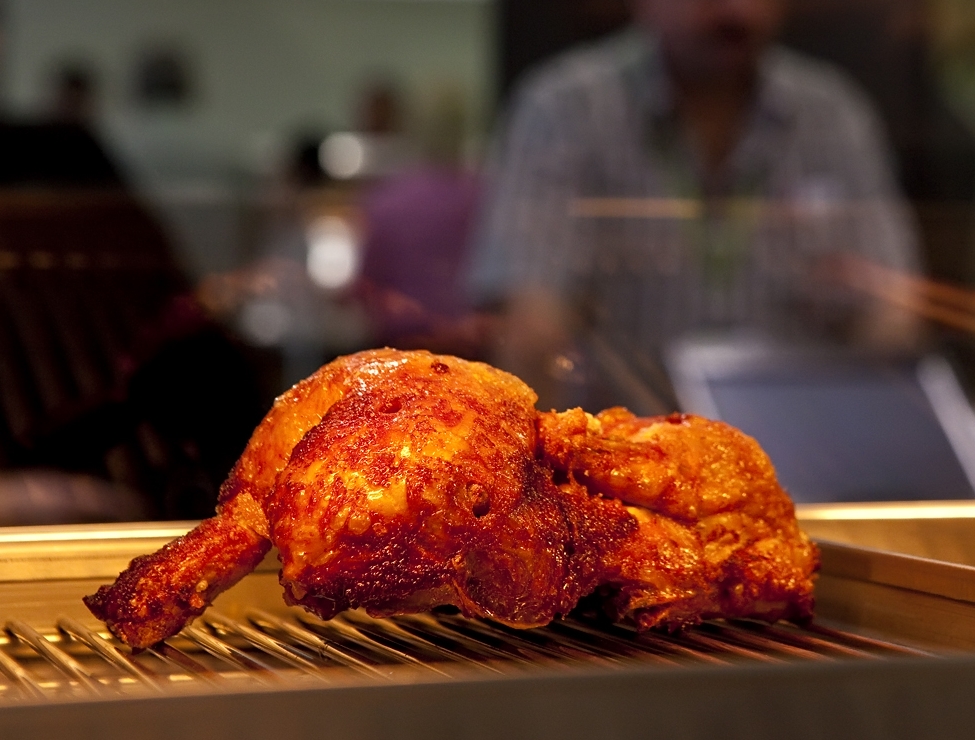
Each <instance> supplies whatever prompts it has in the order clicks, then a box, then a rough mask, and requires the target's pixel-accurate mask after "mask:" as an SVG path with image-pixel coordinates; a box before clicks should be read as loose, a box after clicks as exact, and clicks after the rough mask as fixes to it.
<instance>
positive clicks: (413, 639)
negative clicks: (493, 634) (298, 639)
mask: <svg viewBox="0 0 975 740" xmlns="http://www.w3.org/2000/svg"><path fill="white" fill-rule="evenodd" d="M345 619H346V621H348V622H350V623H352V625H353V626H355V627H356V629H358V630H359V631H360V632H364V633H366V634H369V633H373V634H375V633H376V632H381V633H383V634H385V635H386V636H388V637H390V638H392V639H393V640H395V641H396V642H400V643H403V644H405V645H406V646H408V647H413V648H418V649H420V650H421V651H424V652H429V653H433V654H435V655H437V656H438V657H439V658H441V659H446V660H448V661H451V662H455V663H461V664H465V665H471V666H477V667H478V668H482V669H484V670H488V671H491V672H493V673H502V672H503V671H501V669H499V668H496V667H495V666H492V665H490V664H488V663H485V662H484V661H482V660H475V659H474V658H471V657H469V656H467V655H463V654H461V653H458V652H456V651H455V650H451V649H450V648H447V647H443V646H441V645H439V644H438V643H437V642H435V641H434V640H432V639H430V636H427V635H424V634H422V632H421V633H419V634H417V633H415V632H411V631H409V630H407V629H405V628H404V627H403V626H401V625H400V624H398V623H397V621H394V620H392V619H385V620H368V621H366V620H364V619H362V617H361V616H359V615H357V614H354V613H353V614H348V615H345Z"/></svg>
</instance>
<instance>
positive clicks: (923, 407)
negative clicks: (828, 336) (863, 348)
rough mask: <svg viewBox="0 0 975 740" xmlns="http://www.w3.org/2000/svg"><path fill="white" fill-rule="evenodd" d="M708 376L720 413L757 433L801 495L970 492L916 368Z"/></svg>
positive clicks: (838, 497) (890, 497) (891, 496)
mask: <svg viewBox="0 0 975 740" xmlns="http://www.w3.org/2000/svg"><path fill="white" fill-rule="evenodd" d="M789 375H790V377H781V376H780V377H767V376H765V377H762V378H747V377H734V378H723V379H720V380H713V381H712V383H711V384H710V390H711V394H712V397H713V399H714V401H715V404H716V405H717V408H718V411H719V414H720V417H721V418H722V419H723V420H725V421H727V422H729V423H731V424H733V425H735V426H738V427H740V428H741V429H742V430H744V431H745V432H746V433H748V434H750V435H752V436H753V437H755V438H756V439H757V440H758V441H759V442H760V443H761V445H762V446H763V447H764V448H765V450H766V451H767V452H768V454H769V455H770V457H771V458H772V461H773V463H774V464H775V467H776V470H777V471H778V474H779V480H780V481H781V483H782V484H783V486H785V488H786V489H787V490H788V491H789V493H790V494H791V495H792V497H793V498H794V500H796V501H799V502H807V503H808V502H825V501H874V500H876V501H880V500H883V501H895V500H911V499H955V498H971V497H972V487H971V484H970V483H969V482H968V479H967V477H966V475H965V472H964V470H963V469H962V467H961V464H960V462H959V460H958V457H957V456H956V455H955V452H954V450H953V449H952V447H951V444H950V443H949V441H948V438H947V436H946V434H945V432H944V430H943V429H942V427H941V425H940V423H939V421H938V418H937V417H936V416H935V414H934V411H933V409H932V407H931V405H930V403H929V402H928V399H927V396H926V395H925V393H924V391H923V389H922V388H921V386H920V384H919V382H918V380H917V378H916V376H915V374H914V372H913V370H912V369H911V368H904V369H903V370H902V371H899V370H885V371H884V372H883V373H882V374H879V375H877V374H867V373H862V374H861V373H850V374H841V373H826V374H825V375H819V376H818V375H817V374H816V372H814V371H812V372H809V373H806V374H805V376H803V375H804V374H803V373H802V372H801V371H795V370H794V371H793V372H791V373H789Z"/></svg>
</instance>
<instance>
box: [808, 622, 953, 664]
mask: <svg viewBox="0 0 975 740" xmlns="http://www.w3.org/2000/svg"><path fill="white" fill-rule="evenodd" d="M806 629H808V630H809V631H810V632H814V633H816V634H817V635H822V636H823V637H827V638H830V639H833V640H836V641H838V642H844V643H852V644H854V645H860V646H863V647H864V648H868V649H871V650H879V651H882V652H888V653H897V654H900V655H912V656H915V657H918V658H921V657H924V658H930V657H932V656H933V655H934V653H930V652H927V651H926V650H918V649H917V648H913V647H908V646H907V645H899V644H897V643H894V642H887V641H885V640H878V639H876V638H873V637H865V636H863V635H855V634H853V633H852V632H844V631H843V630H837V629H832V628H830V627H824V626H823V625H821V624H817V623H815V622H814V623H812V624H810V625H808V626H807V627H806Z"/></svg>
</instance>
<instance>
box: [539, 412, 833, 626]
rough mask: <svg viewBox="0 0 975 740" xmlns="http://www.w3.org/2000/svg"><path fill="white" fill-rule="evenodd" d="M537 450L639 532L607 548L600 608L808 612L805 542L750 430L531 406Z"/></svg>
mask: <svg viewBox="0 0 975 740" xmlns="http://www.w3.org/2000/svg"><path fill="white" fill-rule="evenodd" d="M539 448H540V454H541V456H542V457H543V458H544V459H546V460H547V461H548V462H549V463H550V464H551V465H552V466H553V467H554V468H555V469H556V470H558V471H560V472H562V473H563V474H564V475H568V476H571V477H572V478H574V479H576V480H579V481H580V482H582V483H583V484H584V485H586V486H587V487H588V488H589V489H590V490H592V491H596V492H599V493H601V494H604V495H607V496H613V497H614V498H618V499H621V500H623V501H625V502H627V503H629V504H634V505H636V506H631V507H630V508H629V512H630V514H631V515H632V516H633V517H634V518H636V519H637V520H638V521H639V523H640V526H639V532H638V534H637V535H636V536H635V537H633V538H631V539H630V540H629V541H627V542H626V543H624V544H622V545H621V546H620V547H619V549H618V550H617V551H616V553H615V554H613V555H609V556H607V565H608V566H609V565H612V564H614V563H615V564H616V565H617V566H618V575H617V576H616V577H615V580H613V579H608V583H609V584H611V585H612V586H613V587H614V588H615V589H616V592H615V595H614V597H613V599H612V601H611V608H612V611H613V612H614V616H616V617H617V618H624V617H628V618H631V619H633V620H634V621H636V622H637V623H638V624H640V625H641V626H642V627H644V628H649V627H656V626H663V627H668V628H671V629H674V628H677V627H681V626H684V625H687V624H694V623H697V622H699V621H701V620H702V619H707V618H710V617H722V616H723V617H745V616H752V617H758V618H763V619H768V620H769V621H775V620H776V619H780V618H788V619H805V618H808V617H809V616H811V615H812V609H813V595H812V594H813V579H814V574H815V572H816V570H817V569H818V567H819V553H818V550H817V548H816V546H815V545H814V544H813V543H812V542H811V541H810V540H809V538H808V537H806V535H805V534H804V533H803V532H802V531H801V530H800V529H799V525H798V523H797V521H796V518H795V508H794V506H793V504H792V502H791V501H790V500H789V497H788V496H787V495H786V493H785V492H784V491H783V490H782V488H781V487H780V486H779V484H778V482H777V480H776V477H775V470H774V468H773V467H772V463H771V461H770V460H769V458H768V456H767V455H766V454H765V453H764V452H763V451H762V449H761V448H760V447H759V445H758V443H757V442H755V440H754V439H752V438H751V437H748V436H747V435H745V434H743V433H742V432H740V431H738V430H737V429H735V428H733V427H731V426H729V425H727V424H724V423H722V422H715V421H708V420H707V419H702V418H701V417H696V416H689V415H679V414H678V415H673V416H669V417H656V418H639V417H636V416H634V415H633V414H631V413H630V412H629V411H626V410H625V409H609V410H607V411H604V412H602V413H601V414H599V415H597V416H591V415H589V414H586V413H585V412H583V411H582V410H581V409H573V410H571V411H567V412H564V413H562V414H556V413H548V414H540V415H539Z"/></svg>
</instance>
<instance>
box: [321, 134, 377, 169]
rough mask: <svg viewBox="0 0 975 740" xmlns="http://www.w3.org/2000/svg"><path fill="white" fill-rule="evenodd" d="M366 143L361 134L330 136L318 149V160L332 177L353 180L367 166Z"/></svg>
mask: <svg viewBox="0 0 975 740" xmlns="http://www.w3.org/2000/svg"><path fill="white" fill-rule="evenodd" d="M366 158H367V157H366V143H365V141H363V139H362V137H361V136H358V135H356V134H352V133H346V132H343V133H337V134H332V135H331V136H329V137H328V138H327V139H325V141H323V142H322V145H321V146H320V147H319V149H318V162H319V164H321V166H322V169H323V170H325V172H326V173H328V175H329V176H330V177H334V178H335V179H336V180H351V179H352V178H355V177H359V176H360V175H361V174H362V173H363V172H364V171H365V168H366Z"/></svg>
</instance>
